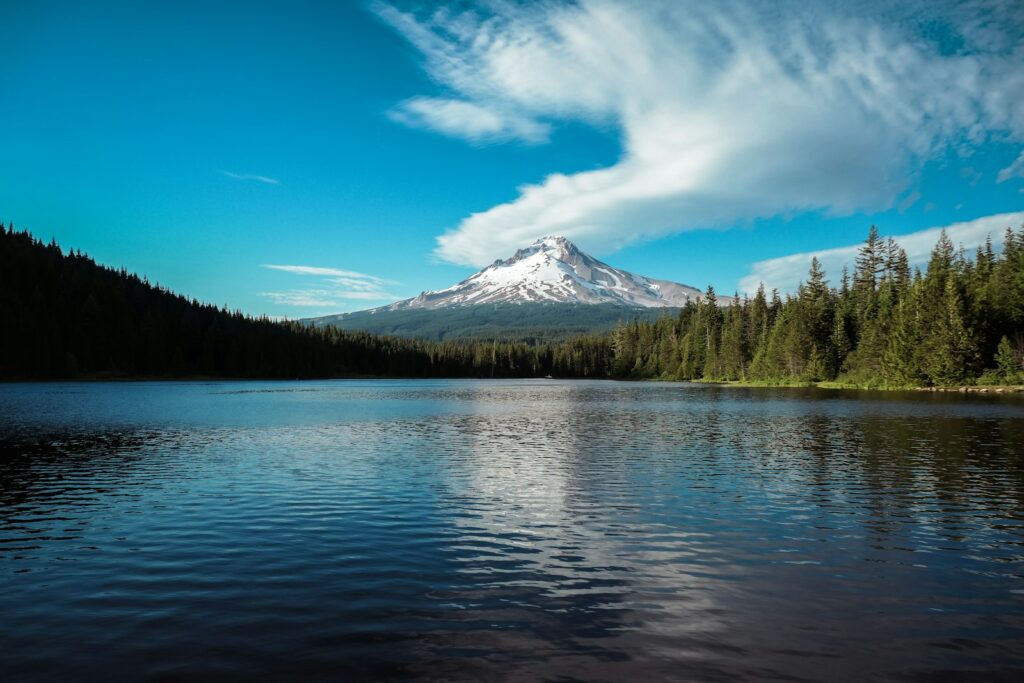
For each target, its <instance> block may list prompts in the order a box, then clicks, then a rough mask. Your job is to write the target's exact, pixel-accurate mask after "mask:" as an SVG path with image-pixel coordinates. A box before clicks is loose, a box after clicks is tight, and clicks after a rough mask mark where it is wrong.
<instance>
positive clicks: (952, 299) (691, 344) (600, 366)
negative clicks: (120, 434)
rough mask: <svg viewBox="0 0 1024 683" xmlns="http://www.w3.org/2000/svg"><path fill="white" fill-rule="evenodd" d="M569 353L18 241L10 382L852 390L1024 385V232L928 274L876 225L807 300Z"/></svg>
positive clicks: (9, 307) (1, 259)
mask: <svg viewBox="0 0 1024 683" xmlns="http://www.w3.org/2000/svg"><path fill="white" fill-rule="evenodd" d="M737 301H738V303H737V304H735V305H731V306H719V305H718V302H717V299H716V294H715V291H714V289H713V288H711V287H709V288H708V290H707V292H706V294H705V297H704V299H703V300H701V301H697V302H693V303H690V304H688V305H687V306H686V307H685V308H683V309H681V310H679V311H678V312H677V313H675V312H673V313H672V314H667V315H664V316H662V317H660V318H659V319H657V320H654V321H650V320H637V319H634V320H632V321H630V322H628V323H625V322H622V323H619V324H618V325H617V326H616V328H615V329H614V330H613V331H611V332H601V333H593V334H588V335H581V336H577V337H573V338H571V339H567V340H562V341H551V342H544V343H527V342H523V341H513V340H507V339H499V338H493V339H446V340H444V341H428V340H419V339H403V338H396V337H389V336H381V335H375V334H370V333H367V332H361V331H352V330H341V329H338V328H336V327H311V326H309V325H305V324H301V323H297V322H279V321H274V320H271V319H268V318H265V317H260V318H254V317H250V316H246V315H243V314H242V313H240V312H238V311H230V310H227V309H225V308H218V307H215V306H211V305H208V304H203V303H200V302H198V301H196V300H193V299H188V298H187V297H184V296H181V295H179V294H175V293H173V292H170V291H168V290H167V289H165V288H162V287H159V286H156V285H153V284H151V283H149V282H148V281H147V280H146V279H145V278H141V277H139V276H138V275H135V274H131V273H128V272H127V271H126V270H124V269H120V270H115V269H112V268H108V267H105V266H101V265H99V264H97V263H95V262H94V261H93V260H92V259H91V258H89V257H88V256H85V255H83V254H81V253H80V252H76V251H70V252H67V253H65V252H64V251H63V250H62V249H61V248H60V247H59V246H58V245H57V244H56V243H55V242H51V243H49V244H46V243H43V242H42V241H40V240H38V239H37V238H35V237H33V236H32V235H31V234H30V233H28V232H26V231H20V232H19V231H15V229H14V227H13V226H8V227H7V228H2V227H0V320H3V333H2V334H0V378H5V379H52V378H76V377H86V378H104V377H106V378H118V377H238V378H257V377H263V378H314V377H544V376H547V375H551V376H554V377H580V378H582V377H589V378H619V379H676V380H704V381H740V382H757V383H768V384H782V383H808V382H837V383H842V384H849V385H856V386H864V387H917V386H957V385H965V384H979V383H981V384H1015V383H1024V371H1022V363H1024V229H1021V230H1020V231H1017V232H1015V231H1014V230H1012V229H1007V231H1006V234H1005V236H1004V239H1003V244H1002V249H1001V250H1000V251H999V252H998V253H997V252H996V250H995V249H994V248H993V246H992V244H991V242H989V243H987V244H985V245H984V246H983V247H981V248H979V249H978V250H977V251H976V252H975V253H974V254H972V255H969V256H968V255H966V254H965V253H964V252H963V251H962V250H960V249H957V248H956V247H955V246H954V245H953V243H952V241H951V240H950V239H949V237H948V235H946V234H945V233H942V235H941V237H940V239H939V241H938V244H937V245H936V246H935V249H934V250H933V252H932V255H931V259H930V261H929V263H928V265H927V268H926V270H925V272H923V273H922V272H920V271H919V270H917V269H914V270H913V271H912V270H911V268H910V265H909V262H908V258H907V254H906V253H905V252H904V251H903V250H902V249H901V248H900V247H899V246H898V245H897V243H896V242H895V241H893V240H892V239H883V238H881V237H880V236H879V234H878V230H877V229H876V228H874V227H872V228H871V231H870V233H869V235H868V238H867V240H866V242H865V243H864V245H863V246H862V247H861V248H860V250H859V254H858V257H857V260H856V263H855V265H854V271H853V273H852V274H850V273H848V272H846V271H845V270H844V272H843V273H842V275H841V277H840V279H839V282H838V285H836V286H830V281H829V280H828V279H826V274H825V273H824V272H823V271H822V269H821V267H820V264H819V263H818V261H817V260H816V259H815V260H814V261H813V262H812V265H811V269H810V272H809V273H808V277H807V280H806V282H805V283H804V284H802V285H801V286H800V287H799V289H798V290H797V291H796V292H795V293H793V294H792V295H786V296H785V297H781V296H780V295H779V293H778V292H772V293H771V294H770V295H769V294H766V293H765V291H764V288H763V287H762V288H760V289H759V290H758V291H757V293H756V294H755V295H754V296H753V297H749V298H737Z"/></svg>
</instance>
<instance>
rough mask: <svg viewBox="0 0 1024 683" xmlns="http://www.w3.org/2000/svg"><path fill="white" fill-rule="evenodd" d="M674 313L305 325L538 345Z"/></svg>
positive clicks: (347, 319) (445, 316) (521, 312)
mask: <svg viewBox="0 0 1024 683" xmlns="http://www.w3.org/2000/svg"><path fill="white" fill-rule="evenodd" d="M678 312H679V309H678V308H630V307H626V306H617V305H615V304H564V303H523V304H485V305H480V306H455V307H451V308H440V309H432V310H431V309H422V308H418V309H404V310H396V311H389V310H382V309H375V310H373V311H358V312H355V313H343V314H339V315H332V316H327V317H322V318H312V319H309V320H305V321H303V322H307V323H309V324H310V325H313V326H315V327H325V326H334V327H338V328H339V329H343V330H362V331H365V332H371V333H374V334H385V335H394V336H398V337H412V338H417V339H430V340H434V341H443V340H445V339H477V340H488V339H499V340H514V341H524V342H527V343H530V344H541V343H547V342H557V341H562V340H565V339H569V338H572V337H578V336H580V335H586V334H596V333H602V332H610V331H611V330H613V329H614V328H615V325H616V324H617V323H620V322H630V321H632V320H640V321H646V322H653V321H655V320H657V319H658V318H661V317H663V316H665V315H676V314H677V313H678Z"/></svg>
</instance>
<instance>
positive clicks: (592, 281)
mask: <svg viewBox="0 0 1024 683" xmlns="http://www.w3.org/2000/svg"><path fill="white" fill-rule="evenodd" d="M701 297H702V294H701V292H700V290H698V289H695V288H693V287H690V286H687V285H681V284H679V283H677V282H669V281H668V280H654V279H652V278H646V277H642V276H640V275H634V274H632V273H627V272H626V271H624V270H619V269H618V268H613V267H612V266H609V265H608V264H606V263H602V262H601V261H598V260H597V259H595V258H594V257H592V256H588V255H587V254H584V253H583V252H582V251H580V250H579V249H577V248H576V245H574V244H573V243H572V242H570V241H569V240H567V239H566V238H564V237H544V238H541V239H539V240H537V241H536V242H534V243H533V244H531V245H530V246H528V247H526V248H525V249H520V250H519V251H517V252H516V253H515V255H514V256H512V257H511V258H508V259H505V260H500V259H499V260H498V261H495V262H494V263H492V264H491V265H489V266H487V267H486V268H484V269H483V270H481V271H480V272H478V273H476V274H475V275H472V276H470V277H468V278H466V279H465V280H463V281H462V282H460V283H458V284H457V285H453V286H451V287H449V288H447V289H440V290H436V291H432V292H423V293H422V294H420V295H419V296H416V297H413V298H411V299H405V300H404V301H399V302H396V303H393V304H391V305H390V306H382V307H381V308H379V309H375V310H378V311H386V310H390V311H396V310H404V309H416V308H422V309H435V308H448V307H450V306H466V305H472V304H495V303H513V304H521V303H545V302H548V303H580V304H607V303H611V304H619V305H625V306H632V307H637V308H665V307H673V306H683V305H685V304H686V302H687V301H691V300H696V299H700V298H701Z"/></svg>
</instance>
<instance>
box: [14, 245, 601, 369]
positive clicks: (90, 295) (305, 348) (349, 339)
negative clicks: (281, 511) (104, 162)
mask: <svg viewBox="0 0 1024 683" xmlns="http://www.w3.org/2000/svg"><path fill="white" fill-rule="evenodd" d="M0 321H2V324H3V328H2V329H3V332H2V334H0V377H5V378H57V377H80V376H86V377H90V376H110V377H117V376H129V377H130V376H153V377H181V376H217V377H281V378H293V377H344V376H396V377H524V376H544V375H547V374H556V375H558V376H590V377H603V376H607V374H608V367H607V364H606V362H605V361H606V359H607V357H608V356H609V355H610V350H609V349H610V346H609V342H608V340H607V339H581V340H576V341H573V342H572V343H567V344H564V345H561V346H559V347H557V348H556V347H551V346H529V345H526V344H522V343H503V342H497V341H489V342H486V343H483V342H479V343H472V342H441V343H436V342H424V341H416V340H411V339H397V338H393V337H381V336H375V335H371V334H368V333H365V332H351V331H342V330H338V329H333V328H325V329H310V328H308V327H306V326H303V325H299V324H296V323H281V322H276V321H272V320H269V319H267V318H251V317H247V316H244V315H242V314H241V313H238V312H231V311H228V310H226V309H219V308H217V307H214V306H210V305H205V304H201V303H199V302H198V301H195V300H190V299H187V298H185V297H182V296H179V295H177V294H173V293H171V292H169V291H167V290H166V289H163V288H161V287H156V286H153V285H151V284H150V283H149V282H147V281H146V280H145V279H142V278H139V277H138V276H136V275H133V274H130V273H128V272H127V271H125V270H123V269H122V270H113V269H111V268H107V267H103V266H100V265H97V264H96V263H95V262H94V261H93V260H92V259H91V258H88V257H86V256H84V255H82V254H81V253H77V252H70V253H64V252H63V251H62V250H61V249H60V248H59V247H58V246H57V245H56V243H50V244H48V245H47V244H43V243H42V242H40V241H39V240H37V239H35V238H33V237H32V235H30V234H29V233H27V232H16V231H15V230H14V228H13V226H9V227H8V228H6V229H4V228H3V227H2V226H0Z"/></svg>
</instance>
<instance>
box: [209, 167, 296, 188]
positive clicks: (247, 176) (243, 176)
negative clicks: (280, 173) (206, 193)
mask: <svg viewBox="0 0 1024 683" xmlns="http://www.w3.org/2000/svg"><path fill="white" fill-rule="evenodd" d="M220 173H221V175H223V176H226V177H228V178H234V179H235V180H255V181H256V182H258V183H265V184H267V185H280V184H281V181H280V180H278V179H277V178H271V177H269V176H265V175H256V174H254V173H232V172H231V171H223V170H222V171H221V172H220Z"/></svg>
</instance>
